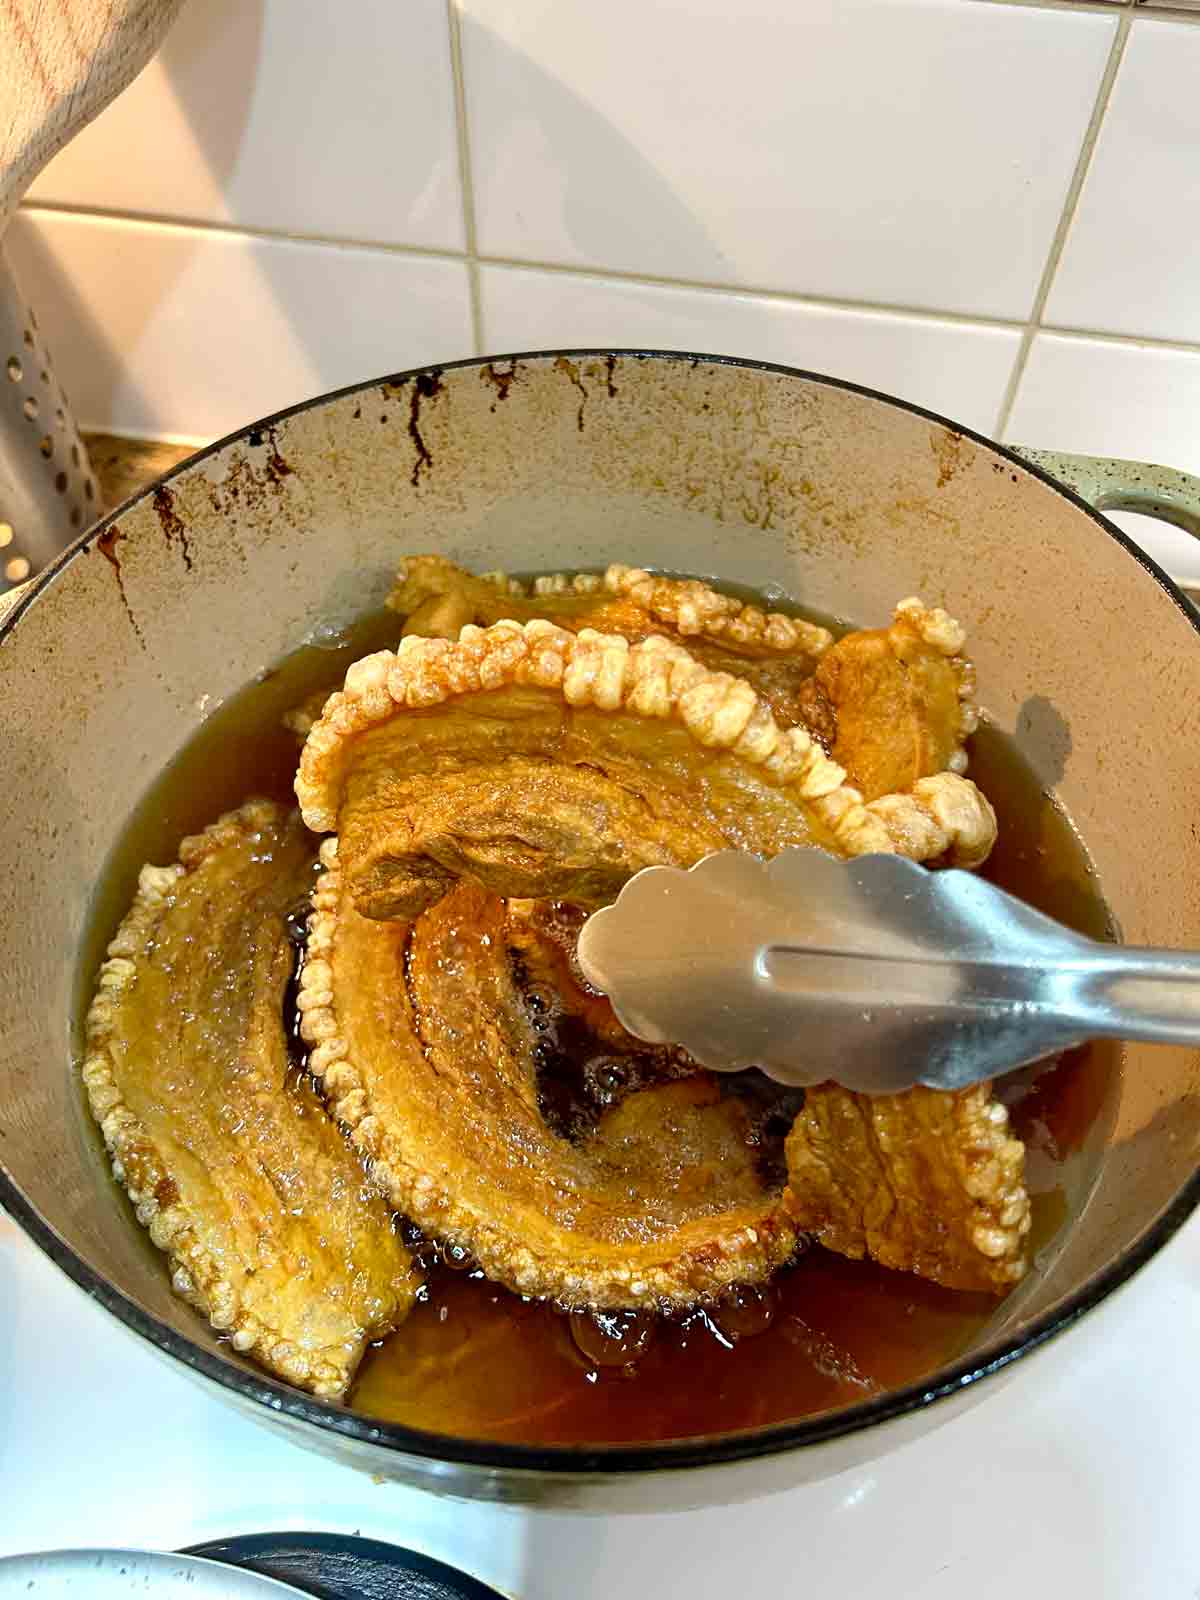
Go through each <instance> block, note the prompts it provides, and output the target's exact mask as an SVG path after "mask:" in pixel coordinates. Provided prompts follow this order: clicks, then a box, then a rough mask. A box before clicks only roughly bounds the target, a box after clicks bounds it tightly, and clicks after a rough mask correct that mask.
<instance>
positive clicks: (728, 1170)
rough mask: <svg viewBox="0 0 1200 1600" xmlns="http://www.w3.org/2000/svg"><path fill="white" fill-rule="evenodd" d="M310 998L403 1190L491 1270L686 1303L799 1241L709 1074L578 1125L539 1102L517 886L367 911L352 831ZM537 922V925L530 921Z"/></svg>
mask: <svg viewBox="0 0 1200 1600" xmlns="http://www.w3.org/2000/svg"><path fill="white" fill-rule="evenodd" d="M321 859H322V862H323V864H324V866H325V871H324V873H323V874H322V876H321V878H320V880H319V881H318V883H317V886H316V890H315V893H314V895H313V910H312V914H311V917H310V922H309V941H308V959H307V961H306V963H305V966H304V969H303V974H302V979H301V990H300V995H299V1006H300V1012H301V1017H302V1027H303V1033H304V1037H305V1038H306V1039H307V1040H308V1041H309V1042H310V1044H311V1045H312V1051H311V1055H310V1064H311V1067H312V1070H313V1072H314V1073H315V1074H316V1075H317V1076H318V1077H319V1078H320V1079H321V1080H322V1083H323V1086H324V1089H325V1092H326V1095H327V1096H328V1099H329V1101H330V1104H331V1106H332V1109H333V1112H334V1115H335V1116H336V1117H337V1118H338V1119H339V1120H340V1121H341V1122H342V1123H344V1124H345V1125H346V1126H347V1127H348V1128H349V1129H350V1130H351V1132H352V1137H353V1138H354V1140H355V1142H356V1144H357V1145H358V1146H359V1148H360V1149H361V1150H362V1151H363V1152H364V1154H365V1155H366V1156H367V1157H368V1158H369V1160H370V1162H371V1166H372V1172H373V1175H374V1177H375V1179H376V1181H377V1182H378V1183H379V1184H380V1185H381V1186H382V1187H383V1189H384V1191H385V1192H386V1194H387V1195H388V1197H389V1199H390V1200H391V1203H392V1204H393V1205H394V1206H396V1207H397V1208H398V1209H400V1210H403V1211H404V1212H406V1213H407V1214H408V1215H409V1216H411V1217H412V1218H413V1219H414V1220H415V1221H416V1222H417V1223H419V1224H420V1226H421V1227H422V1228H424V1229H425V1230H426V1231H428V1232H429V1233H431V1234H434V1235H436V1236H437V1237H439V1238H443V1239H448V1240H450V1241H452V1242H454V1243H456V1244H459V1245H462V1246H463V1247H465V1248H467V1249H469V1250H470V1251H471V1252H472V1253H473V1255H474V1256H475V1258H476V1259H477V1260H478V1262H479V1264H480V1265H481V1266H482V1268H483V1269H484V1271H485V1272H486V1273H487V1275H488V1276H489V1277H490V1278H493V1279H494V1280H496V1281H498V1282H500V1283H504V1284H507V1285H508V1286H509V1287H510V1288H512V1289H514V1290H516V1291H517V1292H519V1293H522V1294H528V1295H532V1296H537V1297H543V1298H555V1299H559V1300H562V1301H564V1302H566V1303H569V1304H572V1305H598V1306H609V1307H653V1306H684V1305H691V1304H695V1303H696V1302H697V1301H699V1300H703V1299H706V1298H709V1297H711V1296H714V1295H716V1294H719V1293H720V1292H721V1290H722V1289H724V1288H726V1287H728V1286H729V1285H731V1284H734V1283H739V1282H761V1281H764V1280H765V1279H766V1278H767V1277H769V1275H770V1274H771V1272H772V1271H773V1270H775V1269H776V1268H777V1267H778V1266H780V1265H781V1264H782V1263H783V1262H784V1261H785V1260H786V1259H787V1258H788V1256H789V1255H790V1254H791V1252H792V1250H793V1248H794V1245H795V1229H794V1227H793V1225H792V1223H791V1222H790V1221H789V1219H788V1218H787V1216H786V1214H785V1212H784V1210H783V1205H782V1198H781V1190H780V1189H779V1188H769V1187H768V1186H767V1182H766V1180H765V1179H763V1178H762V1177H760V1176H759V1175H758V1172H757V1167H756V1162H755V1152H754V1150H753V1149H752V1148H751V1147H750V1143H749V1141H747V1140H746V1139H745V1138H744V1137H743V1135H744V1131H745V1130H744V1127H743V1119H744V1113H742V1112H741V1111H740V1109H739V1107H738V1104H737V1102H736V1101H726V1100H723V1099H722V1097H721V1096H720V1093H719V1091H718V1089H717V1086H716V1084H715V1081H714V1080H713V1079H712V1078H711V1077H710V1076H709V1075H708V1074H700V1075H698V1076H697V1077H693V1078H690V1079H688V1080H687V1081H684V1082H663V1083H659V1084H656V1085H653V1086H652V1087H649V1088H646V1089H642V1090H639V1091H637V1092H634V1093H632V1094H630V1095H629V1096H628V1097H627V1098H625V1099H624V1100H623V1101H621V1103H620V1104H619V1105H617V1106H616V1107H615V1108H614V1109H613V1110H611V1111H608V1112H606V1113H605V1114H604V1115H603V1116H601V1118H600V1120H599V1122H598V1123H597V1124H596V1125H595V1127H594V1129H593V1130H592V1131H591V1132H590V1133H588V1134H587V1136H586V1137H581V1138H579V1139H577V1140H568V1139H566V1138H564V1137H562V1136H560V1135H559V1134H557V1133H555V1132H554V1131H553V1130H552V1129H551V1128H549V1127H548V1126H547V1124H546V1122H545V1120H544V1118H543V1117H542V1115H541V1112H540V1110H539V1107H538V1097H537V1086H536V1078H535V1073H534V1068H533V1040H532V1035H531V1032H530V1028H529V1023H528V1019H527V1016H526V1014H525V1013H524V1012H523V1010H522V1008H521V1006H520V1002H519V998H518V996H517V993H516V990H515V988H514V985H513V980H512V976H511V972H510V969H509V966H508V957H507V951H506V948H505V910H504V906H503V903H502V902H500V901H499V900H497V899H495V898H494V897H492V896H488V895H486V894H485V893H484V892H483V891H482V890H480V889H478V888H477V887H475V886H474V885H471V884H462V885H460V886H459V887H458V888H457V889H456V890H455V891H453V893H452V894H451V895H449V896H447V897H446V898H445V899H444V900H443V901H442V902H440V903H439V904H438V905H437V906H435V907H434V908H433V909H432V910H430V911H428V912H426V913H425V914H424V915H423V916H422V917H421V918H419V919H418V921H417V922H416V923H415V924H414V925H413V926H412V928H411V929H410V928H409V927H408V926H406V925H404V924H401V923H397V922H377V921H371V920H369V919H366V918H364V917H362V916H360V915H359V914H358V912H357V911H356V910H355V909H354V906H353V904H352V903H351V902H350V899H349V897H348V895H347V894H346V893H345V892H344V885H343V883H342V876H341V873H340V870H339V865H338V850H337V842H336V841H335V840H326V841H325V843H324V844H323V846H322V849H321ZM523 936H524V937H528V930H527V929H526V930H524V934H523Z"/></svg>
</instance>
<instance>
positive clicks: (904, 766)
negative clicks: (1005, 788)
mask: <svg viewBox="0 0 1200 1600" xmlns="http://www.w3.org/2000/svg"><path fill="white" fill-rule="evenodd" d="M964 642H965V641H964V637H963V631H962V629H961V628H960V627H959V625H958V623H957V622H955V621H954V620H953V619H952V618H950V617H948V616H947V615H946V613H945V612H944V611H942V610H926V608H925V607H924V606H923V605H922V604H921V602H920V601H919V600H916V599H911V600H902V601H901V602H900V604H899V605H898V606H897V607H896V615H895V620H894V621H893V622H892V625H891V626H890V627H888V628H876V629H871V630H867V631H862V632H858V633H848V634H847V635H846V636H845V637H844V638H843V639H839V640H838V642H837V644H835V645H833V646H832V647H831V648H830V649H829V650H827V651H825V653H824V654H823V655H822V657H821V659H820V661H819V662H818V663H817V667H816V671H815V672H814V674H813V676H812V678H811V679H809V680H808V681H807V682H806V683H805V684H804V686H803V687H802V689H801V690H800V693H799V699H798V704H799V709H800V713H801V716H802V719H803V720H804V721H805V722H806V723H807V724H808V726H809V727H811V728H813V729H814V730H815V731H817V732H820V733H821V734H822V736H823V737H824V738H825V740H826V743H827V748H828V749H829V751H830V754H831V755H832V756H833V759H834V760H835V761H836V762H838V764H839V765H840V766H842V767H844V768H845V769H846V772H847V776H848V778H849V781H850V782H851V783H852V784H853V785H854V786H855V788H857V789H859V790H860V791H861V792H862V795H863V797H864V799H866V800H875V799H878V798H879V797H880V796H881V795H885V794H895V793H897V792H902V791H904V790H907V789H911V788H912V786H913V784H914V783H916V782H918V781H919V780H920V779H921V778H928V777H931V776H933V774H935V773H938V772H947V771H949V772H958V773H962V772H965V771H966V768H967V757H966V751H965V749H964V741H965V740H966V739H967V737H968V736H969V735H970V734H972V733H974V731H975V729H976V727H977V726H978V722H979V717H978V713H977V711H976V709H975V706H974V704H973V702H972V699H971V696H972V694H973V693H974V688H975V671H974V668H973V667H972V665H971V663H970V662H969V661H968V660H967V659H966V658H965V657H964V655H963V653H962V652H963V646H964Z"/></svg>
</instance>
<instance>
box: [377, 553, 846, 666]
mask: <svg viewBox="0 0 1200 1600" xmlns="http://www.w3.org/2000/svg"><path fill="white" fill-rule="evenodd" d="M387 604H388V606H389V608H390V609H391V610H393V611H396V612H398V613H399V614H400V615H401V616H403V617H404V618H405V631H406V632H415V633H425V634H429V635H436V636H437V637H441V638H453V637H454V636H455V634H457V632H458V631H459V629H461V628H462V627H463V626H464V625H465V624H467V623H474V624H475V625H476V626H479V627H487V626H489V625H490V624H491V623H493V622H500V621H505V620H513V621H530V620H532V618H534V617H544V618H546V619H547V620H548V621H552V622H555V623H557V624H558V625H559V626H560V627H567V628H571V629H572V631H577V630H578V628H579V627H590V628H594V629H596V631H597V632H602V633H622V634H624V635H625V636H626V637H628V638H630V639H631V642H632V641H636V639H638V638H642V637H645V635H646V633H647V632H659V633H674V634H677V635H678V636H679V637H680V638H681V639H696V640H709V641H712V642H714V643H720V644H722V645H724V646H726V647H727V648H728V649H730V650H732V651H734V652H737V653H745V654H747V655H760V654H761V655H767V656H781V657H788V656H794V657H802V658H805V659H807V660H809V661H814V660H816V659H817V657H818V656H820V655H821V653H822V652H823V651H824V650H826V649H828V647H829V645H830V644H831V643H832V642H833V635H832V634H831V633H830V632H829V630H828V629H827V628H822V627H820V626H818V625H817V624H816V623H812V622H806V621H805V620H804V619H803V618H799V617H789V616H786V615H784V613H782V612H779V611H763V610H762V609H761V608H760V607H758V606H753V605H750V604H748V603H747V602H745V601H743V600H736V599H734V598H733V596H731V595H726V594H722V593H720V591H719V590H717V589H714V588H713V587H712V585H711V584H707V583H704V582H702V581H701V580H700V579H698V578H668V577H663V576H661V575H660V574H657V573H650V572H647V571H645V569H644V568H642V567H630V566H625V565H623V564H622V563H620V562H614V563H613V564H612V565H611V566H609V567H608V568H607V569H606V570H605V571H604V573H603V574H596V573H574V574H569V573H553V574H548V575H546V576H543V577H539V578H535V579H534V580H533V582H532V583H531V584H528V585H526V584H523V583H520V582H519V581H517V580H516V579H513V578H509V577H506V575H505V574H504V573H502V572H492V573H485V574H484V575H483V576H480V577H477V576H476V575H475V574H474V573H471V572H467V571H466V570H465V569H464V568H462V567H459V566H456V565H455V564H454V563H453V562H451V561H447V560H446V559H445V557H443V556H437V555H423V556H409V557H407V558H406V560H405V561H403V562H402V563H401V566H400V571H399V573H398V574H397V577H396V582H395V584H394V585H393V588H392V592H391V594H390V595H389V596H388V600H387Z"/></svg>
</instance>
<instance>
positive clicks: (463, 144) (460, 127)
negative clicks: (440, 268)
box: [446, 0, 483, 356]
mask: <svg viewBox="0 0 1200 1600" xmlns="http://www.w3.org/2000/svg"><path fill="white" fill-rule="evenodd" d="M446 26H447V28H448V30H449V34H450V72H451V76H452V77H453V80H454V123H455V130H456V136H457V139H458V182H459V188H460V189H461V190H462V209H463V241H464V243H465V244H466V247H467V248H466V260H467V294H468V296H469V298H470V302H471V338H472V340H473V342H474V346H475V351H474V353H475V355H476V356H482V355H483V295H482V293H481V291H480V285H479V242H478V237H477V234H476V228H475V178H474V172H473V169H472V166H471V136H470V130H469V128H468V125H467V80H466V73H465V72H464V70H463V47H462V16H461V13H460V11H459V6H458V0H446Z"/></svg>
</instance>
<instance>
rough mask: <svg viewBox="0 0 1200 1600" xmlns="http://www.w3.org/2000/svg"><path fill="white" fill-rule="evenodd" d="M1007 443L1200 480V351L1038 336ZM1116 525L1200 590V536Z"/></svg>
mask: <svg viewBox="0 0 1200 1600" xmlns="http://www.w3.org/2000/svg"><path fill="white" fill-rule="evenodd" d="M1007 438H1008V440H1009V442H1010V443H1013V444H1030V445H1038V446H1040V447H1041V448H1042V449H1045V450H1080V451H1083V452H1085V453H1088V454H1094V455H1110V456H1124V457H1127V458H1130V459H1132V460H1135V461H1154V462H1161V463H1162V464H1164V465H1166V466H1171V467H1181V468H1182V469H1183V470H1184V471H1186V472H1195V473H1198V474H1200V350H1170V349H1164V348H1162V347H1161V346H1151V345H1139V344H1132V343H1116V342H1113V341H1111V340H1110V341H1105V340H1100V339H1081V338H1073V337H1068V336H1060V335H1055V334H1048V333H1041V334H1038V336H1037V338H1036V339H1035V340H1034V342H1033V348H1032V350H1031V351H1030V355H1029V364H1028V366H1027V367H1026V369H1025V376H1024V378H1023V380H1022V383H1021V388H1020V392H1019V393H1018V395H1017V401H1016V405H1015V406H1014V408H1013V413H1012V417H1011V419H1010V421H1009V424H1008V429H1007ZM1117 521H1118V522H1119V523H1120V525H1121V527H1123V528H1124V529H1125V531H1126V532H1127V533H1128V534H1129V535H1130V537H1131V538H1133V539H1136V540H1137V542H1138V543H1139V544H1141V545H1142V546H1144V548H1145V549H1147V550H1148V551H1149V552H1150V554H1151V555H1152V556H1153V557H1154V558H1155V560H1156V561H1158V562H1160V563H1161V564H1162V565H1163V566H1164V567H1166V568H1167V570H1168V571H1170V572H1172V573H1175V574H1177V575H1178V576H1179V577H1182V578H1186V579H1187V580H1188V581H1190V582H1197V583H1200V544H1197V542H1196V540H1195V539H1192V538H1191V537H1190V536H1189V535H1188V534H1186V533H1182V532H1181V531H1180V530H1179V529H1177V528H1170V527H1167V526H1166V525H1164V524H1161V523H1157V522H1149V521H1147V519H1146V518H1144V517H1125V516H1121V517H1118V518H1117Z"/></svg>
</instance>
